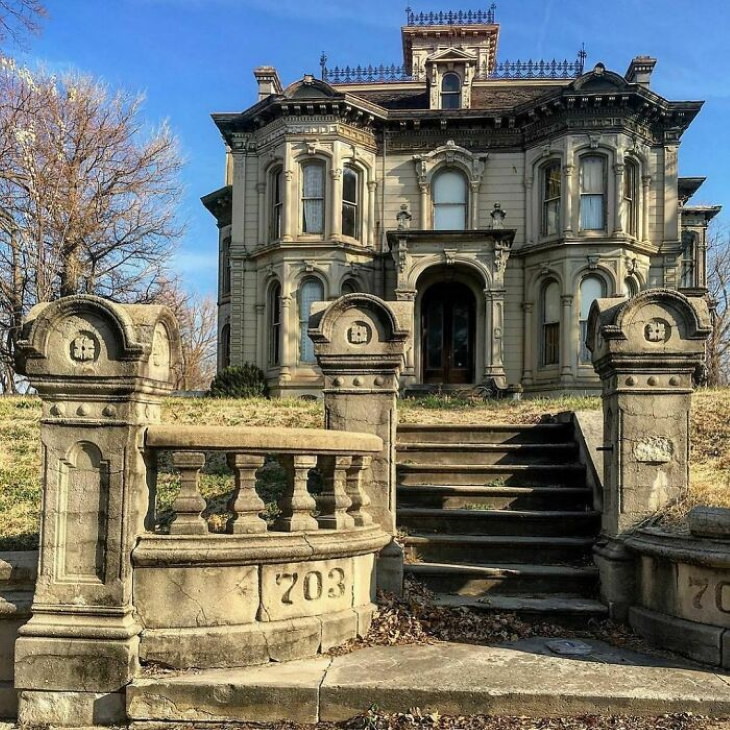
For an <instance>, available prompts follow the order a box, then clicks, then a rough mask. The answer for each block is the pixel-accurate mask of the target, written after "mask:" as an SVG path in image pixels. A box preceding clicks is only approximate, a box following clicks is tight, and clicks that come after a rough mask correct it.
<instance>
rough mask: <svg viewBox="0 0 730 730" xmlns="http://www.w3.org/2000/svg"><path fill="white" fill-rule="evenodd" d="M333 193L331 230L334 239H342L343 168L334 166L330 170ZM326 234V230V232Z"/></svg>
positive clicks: (330, 217)
mask: <svg viewBox="0 0 730 730" xmlns="http://www.w3.org/2000/svg"><path fill="white" fill-rule="evenodd" d="M330 180H331V185H330V187H331V188H332V194H331V195H330V200H331V201H332V203H331V210H330V214H329V219H330V221H329V222H330V232H331V235H330V237H331V239H332V240H333V241H341V240H342V168H340V167H334V168H332V169H331V170H330ZM325 235H326V232H325Z"/></svg>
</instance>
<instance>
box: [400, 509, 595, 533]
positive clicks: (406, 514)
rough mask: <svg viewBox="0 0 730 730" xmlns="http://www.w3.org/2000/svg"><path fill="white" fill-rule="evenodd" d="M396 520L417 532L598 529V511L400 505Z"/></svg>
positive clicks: (403, 526) (587, 530)
mask: <svg viewBox="0 0 730 730" xmlns="http://www.w3.org/2000/svg"><path fill="white" fill-rule="evenodd" d="M397 523H398V527H399V528H401V529H403V530H404V531H405V532H406V533H407V532H409V531H410V532H414V533H418V534H426V533H438V534H447V535H514V536H515V537H538V536H540V537H564V536H570V537H584V536H594V535H595V534H596V533H597V531H598V527H599V523H600V513H599V512H594V511H587V512H566V511H565V510H555V511H553V510H551V511H547V510H543V511H539V512H535V511H525V510H469V509H429V508H425V507H403V508H401V509H399V510H398V514H397Z"/></svg>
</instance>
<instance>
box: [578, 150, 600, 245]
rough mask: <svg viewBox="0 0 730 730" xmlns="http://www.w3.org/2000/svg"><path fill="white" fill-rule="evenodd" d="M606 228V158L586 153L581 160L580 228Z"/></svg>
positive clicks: (595, 229) (593, 229)
mask: <svg viewBox="0 0 730 730" xmlns="http://www.w3.org/2000/svg"><path fill="white" fill-rule="evenodd" d="M605 228H606V158H605V157H601V156H600V155H586V156H585V157H583V158H581V161H580V229H581V230H582V231H602V230H604V229H605Z"/></svg>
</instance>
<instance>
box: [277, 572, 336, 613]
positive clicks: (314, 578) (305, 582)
mask: <svg viewBox="0 0 730 730" xmlns="http://www.w3.org/2000/svg"><path fill="white" fill-rule="evenodd" d="M276 585H278V586H282V587H283V588H284V593H283V594H282V596H281V602H282V603H285V604H287V605H291V604H293V603H294V600H293V597H292V593H293V592H294V588H295V587H296V586H301V591H302V595H303V597H304V600H305V601H318V600H319V599H320V598H322V596H323V595H325V593H326V595H327V597H328V598H340V597H341V596H344V595H345V590H346V586H345V571H344V570H342V568H332V569H331V570H330V571H329V572H328V573H327V578H326V579H325V578H324V576H323V575H322V572H321V571H319V570H310V571H309V572H307V573H304V575H303V576H302V579H301V581H300V580H299V573H278V574H277V576H276Z"/></svg>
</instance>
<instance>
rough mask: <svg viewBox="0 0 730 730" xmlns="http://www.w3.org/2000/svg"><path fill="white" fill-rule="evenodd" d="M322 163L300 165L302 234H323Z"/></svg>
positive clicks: (317, 161) (316, 161) (315, 161)
mask: <svg viewBox="0 0 730 730" xmlns="http://www.w3.org/2000/svg"><path fill="white" fill-rule="evenodd" d="M324 173H325V170H324V162H321V161H319V160H313V161H311V162H307V163H306V164H304V165H302V233H319V234H323V233H324V191H325V186H324Z"/></svg>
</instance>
